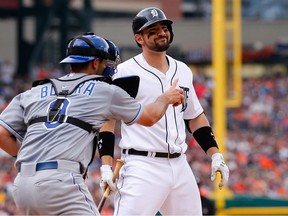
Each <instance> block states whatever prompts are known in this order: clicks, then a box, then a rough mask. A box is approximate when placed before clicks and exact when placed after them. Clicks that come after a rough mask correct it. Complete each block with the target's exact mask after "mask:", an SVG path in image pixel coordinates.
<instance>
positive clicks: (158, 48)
mask: <svg viewBox="0 0 288 216" xmlns="http://www.w3.org/2000/svg"><path fill="white" fill-rule="evenodd" d="M147 46H148V48H149V49H151V50H153V51H156V52H164V51H166V50H167V49H168V48H169V46H170V43H169V42H168V40H166V42H165V43H164V42H162V43H158V42H157V41H155V44H154V45H151V46H150V45H149V44H147Z"/></svg>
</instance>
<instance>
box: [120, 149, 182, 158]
mask: <svg viewBox="0 0 288 216" xmlns="http://www.w3.org/2000/svg"><path fill="white" fill-rule="evenodd" d="M122 153H123V154H128V155H141V156H146V157H159V158H177V157H179V156H180V155H181V153H173V154H171V153H164V152H148V151H138V150H135V149H123V150H122Z"/></svg>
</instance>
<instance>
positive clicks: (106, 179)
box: [100, 164, 116, 192]
mask: <svg viewBox="0 0 288 216" xmlns="http://www.w3.org/2000/svg"><path fill="white" fill-rule="evenodd" d="M100 172H101V180H100V187H101V189H102V190H103V192H105V190H106V188H107V186H108V187H109V188H110V190H111V191H112V192H114V191H116V183H114V182H113V172H112V167H111V166H109V165H107V164H104V165H102V166H101V167H100Z"/></svg>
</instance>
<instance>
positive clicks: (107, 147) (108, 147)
mask: <svg viewBox="0 0 288 216" xmlns="http://www.w3.org/2000/svg"><path fill="white" fill-rule="evenodd" d="M114 144H115V135H114V133H112V132H108V131H104V132H100V133H99V139H98V151H99V156H100V158H101V157H102V156H103V155H109V156H111V157H112V158H113V157H114Z"/></svg>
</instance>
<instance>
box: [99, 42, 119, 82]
mask: <svg viewBox="0 0 288 216" xmlns="http://www.w3.org/2000/svg"><path fill="white" fill-rule="evenodd" d="M105 40H106V39H105ZM106 42H107V43H108V45H109V57H108V59H107V67H106V68H105V69H104V72H103V74H102V75H103V76H111V77H112V76H113V75H114V74H115V73H116V69H117V65H118V64H119V63H120V50H119V49H118V47H117V46H116V45H115V44H114V43H113V42H112V41H110V40H106Z"/></svg>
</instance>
